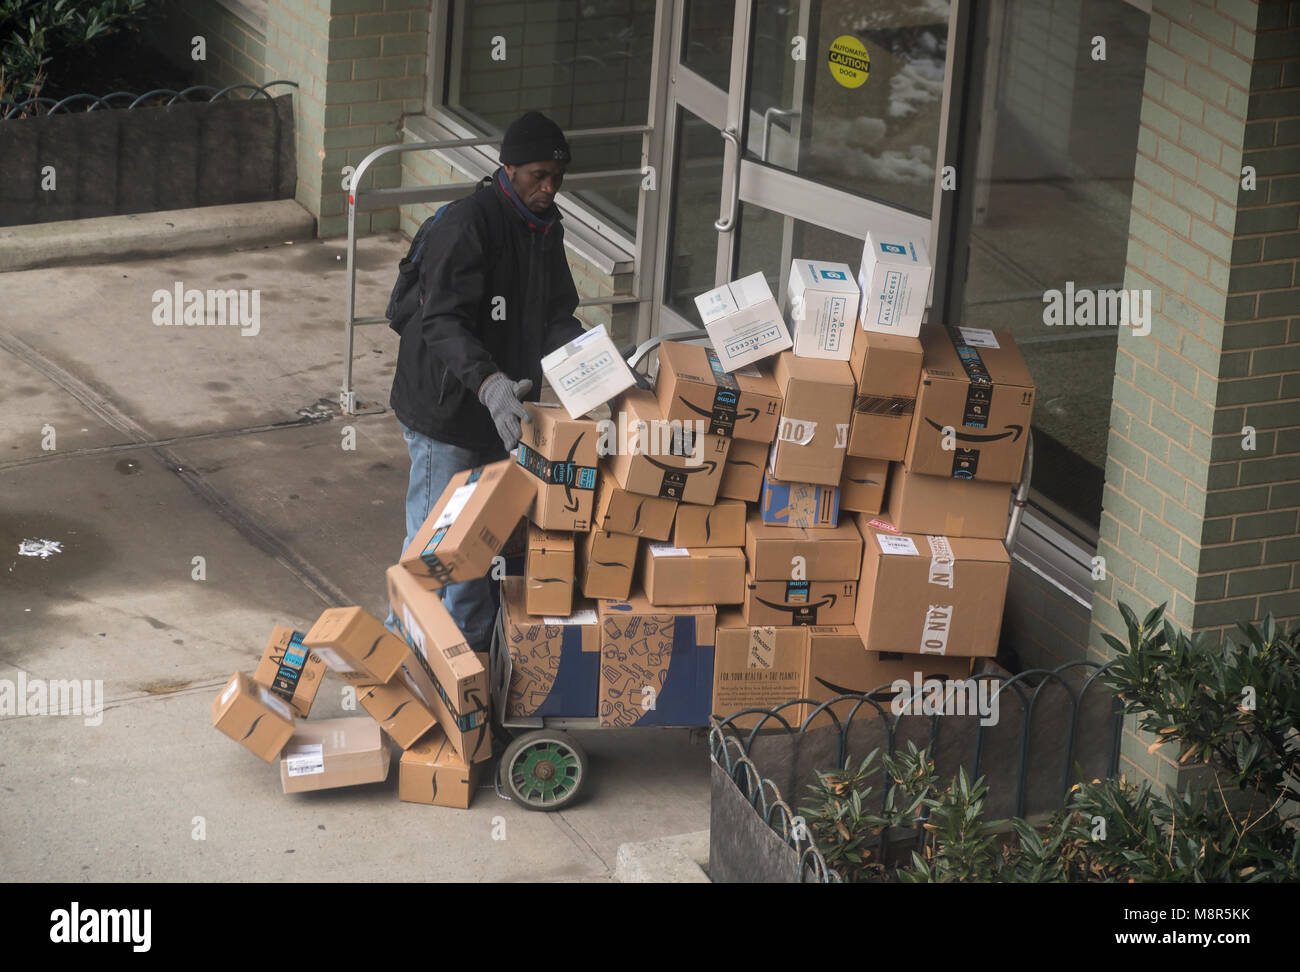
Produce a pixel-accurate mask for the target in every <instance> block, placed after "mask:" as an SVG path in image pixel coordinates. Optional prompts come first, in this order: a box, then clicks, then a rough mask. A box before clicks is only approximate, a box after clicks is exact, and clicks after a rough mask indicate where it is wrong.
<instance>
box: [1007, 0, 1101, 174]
mask: <svg viewBox="0 0 1300 972" xmlns="http://www.w3.org/2000/svg"><path fill="white" fill-rule="evenodd" d="M1081 7H1082V0H1020V2H1018V3H1012V4H1008V5H1007V23H1006V31H1007V43H1006V48H1005V50H1006V62H1005V64H1004V65H1003V69H1002V82H1001V83H1002V93H1001V107H1002V110H1003V111H1005V112H1006V113H1007V114H1008V115H1010V116H1011V118H1012V119H1014V121H1015V123H1016V127H1017V129H1018V130H1019V131H1020V132H1021V133H1022V135H1023V137H1024V138H1026V139H1028V140H1030V141H1031V142H1032V143H1033V145H1034V147H1035V148H1036V149H1037V152H1036V153H1035V155H1036V156H1037V157H1038V160H1039V161H1040V162H1042V163H1045V164H1047V165H1048V166H1049V170H1050V171H1051V172H1055V173H1058V174H1059V173H1065V172H1067V171H1068V169H1069V159H1070V117H1071V114H1072V112H1073V110H1074V72H1075V63H1076V61H1077V59H1078V58H1079V56H1080V54H1079V50H1080V47H1081V46H1082V45H1083V44H1084V42H1085V40H1086V39H1085V38H1082V37H1081V36H1080V31H1079V21H1080V17H1081ZM1085 56H1086V55H1085Z"/></svg>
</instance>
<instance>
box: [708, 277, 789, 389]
mask: <svg viewBox="0 0 1300 972" xmlns="http://www.w3.org/2000/svg"><path fill="white" fill-rule="evenodd" d="M695 307H696V309H697V310H698V311H699V312H700V320H701V321H702V322H703V323H704V329H705V330H706V331H708V332H709V340H710V341H711V342H712V343H713V349H714V351H716V352H717V355H718V360H719V361H721V362H722V368H723V370H724V371H735V370H736V369H737V368H740V367H742V366H744V365H747V364H753V363H754V362H755V361H761V360H762V359H763V358H768V357H771V356H772V355H774V354H776V353H777V352H778V351H784V350H786V349H787V348H789V347H790V346H791V341H790V332H789V331H788V330H786V326H785V321H784V320H783V319H782V318H781V308H779V307H777V306H776V301H775V300H774V299H773V298H772V290H771V288H769V287H768V285H767V280H766V279H765V278H764V276H763V274H762V273H761V272H760V273H751V274H750V275H749V276H748V277H743V278H741V279H740V280H733V281H732V282H731V283H725V284H723V285H722V286H721V287H716V288H714V289H713V290H710V291H708V292H707V293H703V294H700V296H698V297H696V298H695Z"/></svg>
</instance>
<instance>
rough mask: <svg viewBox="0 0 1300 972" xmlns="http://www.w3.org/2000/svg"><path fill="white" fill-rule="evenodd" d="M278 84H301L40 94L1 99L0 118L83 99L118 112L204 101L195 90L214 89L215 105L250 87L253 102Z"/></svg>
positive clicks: (69, 107) (67, 106)
mask: <svg viewBox="0 0 1300 972" xmlns="http://www.w3.org/2000/svg"><path fill="white" fill-rule="evenodd" d="M277 84H286V85H289V86H290V87H294V88H296V87H298V82H297V81H268V82H266V84H261V85H258V84H229V85H226V86H225V87H224V88H217V87H215V86H214V85H210V84H194V85H190V87H188V88H182V89H180V90H179V91H178V90H177V89H175V88H154V89H153V90H152V91H146V92H145V93H144V94H140V95H137V94H135V93H133V92H130V91H113V92H110V93H109V94H106V95H92V94H87V93H85V92H80V93H78V94H72V95H68V96H67V97H66V98H60V99H57V100H56V99H54V98H45V97H37V98H27V99H26V100H24V101H0V121H8V120H9V119H11V118H28V117H34V116H36V115H55V114H58V113H59V112H60V111H62V112H64V113H65V114H71V113H72V111H73V108H74V106H77V105H80V104H82V103H83V102H90V107H89V108H86V109H85V110H86V111H96V110H98V109H100V108H107V109H110V110H114V111H120V110H127V111H129V110H131V109H132V108H139V107H146V108H151V107H156V106H157V101H154V102H150V103H148V104H146V103H145V102H146V99H161V98H164V97H165V98H167V100H166V101H163V102H162V104H163V105H174V104H176V102H177V101H180V102H182V103H190V102H199V101H201V100H204V99H200V98H196V97H191V95H192V94H194V93H195V92H205V93H208V92H210V96H209V97H207V98H206V102H207V103H208V104H211V103H213V102H215V101H217V100H219V99H221V98H223V97H225V96H226V95H227V94H228V93H230V92H232V91H244V90H248V91H250V92H251V94H249V96H248V98H247V99H245V100H248V101H251V100H252V99H253V98H255V97H257V96H258V95H259V94H260V95H262V96H263V97H265V98H266V99H267V100H268V101H270V100H272V99H273V98H274V95H272V94H271V92H269V91H268V90H267V89H268V88H270V87H271V86H273V85H277ZM115 98H116V99H119V100H124V99H127V98H130V99H131V103H130V104H128V105H126V107H125V109H122V108H120V107H114V105H113V104H112V102H113V99H115ZM41 105H48V106H49V108H48V110H47V111H43V112H42V111H37V110H33V109H39V108H40V106H41Z"/></svg>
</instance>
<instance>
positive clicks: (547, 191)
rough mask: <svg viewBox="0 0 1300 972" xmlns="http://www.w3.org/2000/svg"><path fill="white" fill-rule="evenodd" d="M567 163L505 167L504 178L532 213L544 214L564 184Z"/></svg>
mask: <svg viewBox="0 0 1300 972" xmlns="http://www.w3.org/2000/svg"><path fill="white" fill-rule="evenodd" d="M567 167H568V163H567V162H555V161H550V160H547V161H545V162H529V163H528V164H527V165H507V166H506V177H507V178H508V179H509V180H510V185H512V186H513V187H514V190H515V195H517V196H518V197H519V200H520V201H521V202H522V203H523V204H524V205H525V206H527V207H528V208H529V209H530V210H532V211H533V212H534V213H538V214H541V213H544V212H546V210H548V209H550V208H551V204H552V203H553V202H554V201H555V194H556V193H557V192H559V191H560V184H561V183H562V182H564V170H565V169H566V168H567Z"/></svg>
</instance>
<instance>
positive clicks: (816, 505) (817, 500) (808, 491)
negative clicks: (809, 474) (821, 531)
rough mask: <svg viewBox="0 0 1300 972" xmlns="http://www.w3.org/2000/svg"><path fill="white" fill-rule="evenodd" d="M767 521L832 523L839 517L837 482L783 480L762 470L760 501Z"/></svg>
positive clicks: (812, 524) (799, 524) (811, 524)
mask: <svg viewBox="0 0 1300 972" xmlns="http://www.w3.org/2000/svg"><path fill="white" fill-rule="evenodd" d="M759 511H760V515H761V516H762V518H763V522H764V523H772V524H778V525H780V526H795V527H833V526H835V524H837V523H838V522H839V520H840V490H839V487H838V486H819V485H816V484H814V483H782V482H777V481H776V480H775V479H774V478H772V473H771V471H770V470H769V471H767V472H764V473H763V498H762V502H761V504H760V505H759Z"/></svg>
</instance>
